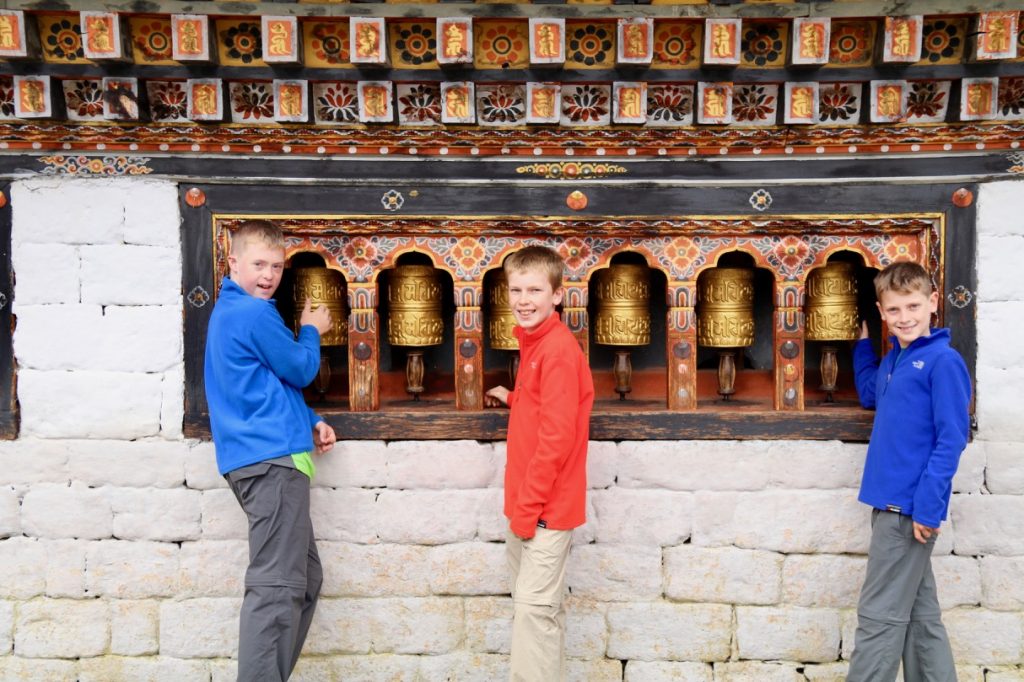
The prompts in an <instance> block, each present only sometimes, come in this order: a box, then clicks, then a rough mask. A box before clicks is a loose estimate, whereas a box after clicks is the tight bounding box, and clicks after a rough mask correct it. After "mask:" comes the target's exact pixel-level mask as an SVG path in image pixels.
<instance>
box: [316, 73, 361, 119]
mask: <svg viewBox="0 0 1024 682" xmlns="http://www.w3.org/2000/svg"><path fill="white" fill-rule="evenodd" d="M312 85H313V121H314V122H315V123H317V124H321V125H324V124H329V125H351V124H355V123H359V94H358V93H357V92H356V84H355V83H346V82H341V81H331V82H327V83H313V84H312Z"/></svg>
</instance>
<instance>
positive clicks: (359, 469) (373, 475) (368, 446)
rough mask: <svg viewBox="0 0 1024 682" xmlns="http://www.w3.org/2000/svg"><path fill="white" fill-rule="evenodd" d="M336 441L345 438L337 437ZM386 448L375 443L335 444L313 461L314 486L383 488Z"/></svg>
mask: <svg viewBox="0 0 1024 682" xmlns="http://www.w3.org/2000/svg"><path fill="white" fill-rule="evenodd" d="M338 437H339V438H344V437H345V434H343V433H339V434H338ZM387 452H388V446H387V444H386V443H385V442H384V441H379V440H339V441H338V442H337V443H335V444H334V448H333V449H331V451H330V452H328V453H327V454H325V455H324V456H323V457H320V458H318V459H317V460H316V478H315V479H314V480H313V485H314V486H322V487H327V488H383V487H384V486H386V485H387V484H388V478H387V476H388V470H387Z"/></svg>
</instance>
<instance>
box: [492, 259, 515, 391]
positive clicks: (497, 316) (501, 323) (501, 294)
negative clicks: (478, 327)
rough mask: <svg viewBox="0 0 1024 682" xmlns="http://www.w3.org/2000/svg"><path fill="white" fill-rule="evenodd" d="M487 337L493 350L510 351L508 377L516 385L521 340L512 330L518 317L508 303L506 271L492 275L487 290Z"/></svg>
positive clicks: (495, 272) (498, 271)
mask: <svg viewBox="0 0 1024 682" xmlns="http://www.w3.org/2000/svg"><path fill="white" fill-rule="evenodd" d="M487 304H488V307H487V312H488V315H487V336H488V338H489V339H490V342H491V348H493V349H495V350H502V351H509V352H510V356H509V361H508V377H509V381H510V383H511V385H512V386H515V385H516V374H518V373H519V339H517V338H516V337H515V334H513V333H512V330H513V329H514V328H515V326H516V316H515V315H513V314H512V307H511V306H510V305H509V302H508V275H506V274H505V271H504V270H496V271H494V273H493V274H492V275H491V286H490V289H488V290H487Z"/></svg>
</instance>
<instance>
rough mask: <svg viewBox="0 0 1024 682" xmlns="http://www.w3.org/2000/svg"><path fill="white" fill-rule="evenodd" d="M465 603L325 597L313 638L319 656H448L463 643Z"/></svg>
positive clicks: (311, 644)
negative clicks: (358, 654) (386, 654)
mask: <svg viewBox="0 0 1024 682" xmlns="http://www.w3.org/2000/svg"><path fill="white" fill-rule="evenodd" d="M463 627H464V614H463V607H462V600H461V599H457V598H448V597H426V598H397V599H394V598H389V599H323V600H321V601H320V605H319V606H318V608H317V614H316V616H315V617H314V619H313V626H312V627H311V628H310V633H309V638H308V639H307V645H306V646H307V650H308V651H309V652H310V653H317V654H340V653H370V652H373V653H378V654H381V653H394V654H430V655H436V654H444V653H449V652H452V651H454V650H455V649H456V648H457V647H458V645H459V643H460V642H461V641H462V640H463Z"/></svg>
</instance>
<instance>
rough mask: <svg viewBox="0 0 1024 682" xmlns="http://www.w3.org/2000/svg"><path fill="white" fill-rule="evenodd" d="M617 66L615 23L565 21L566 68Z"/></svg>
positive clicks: (607, 67)
mask: <svg viewBox="0 0 1024 682" xmlns="http://www.w3.org/2000/svg"><path fill="white" fill-rule="evenodd" d="M614 66H615V23H613V22H603V21H585V20H577V21H566V22H565V68H567V69H609V68H613V67H614Z"/></svg>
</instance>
